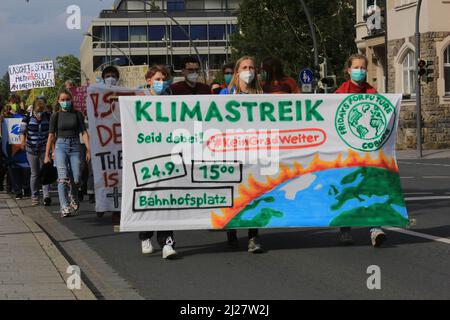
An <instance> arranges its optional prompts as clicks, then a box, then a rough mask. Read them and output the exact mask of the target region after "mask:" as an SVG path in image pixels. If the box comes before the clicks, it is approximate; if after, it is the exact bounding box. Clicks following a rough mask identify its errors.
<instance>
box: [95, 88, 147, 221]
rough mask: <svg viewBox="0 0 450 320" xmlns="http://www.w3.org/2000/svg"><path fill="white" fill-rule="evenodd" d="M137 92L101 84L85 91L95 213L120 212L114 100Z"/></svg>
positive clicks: (118, 130) (118, 137)
mask: <svg viewBox="0 0 450 320" xmlns="http://www.w3.org/2000/svg"><path fill="white" fill-rule="evenodd" d="M139 93H141V91H139V90H132V89H126V88H122V87H112V86H106V85H103V84H96V85H91V86H89V87H88V88H87V113H88V123H89V136H90V145H91V155H92V160H91V161H92V170H93V173H94V188H95V210H96V211H97V212H106V211H120V203H121V193H122V136H121V125H120V113H119V102H118V96H120V95H135V94H139Z"/></svg>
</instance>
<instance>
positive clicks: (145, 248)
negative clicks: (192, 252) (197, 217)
mask: <svg viewBox="0 0 450 320" xmlns="http://www.w3.org/2000/svg"><path fill="white" fill-rule="evenodd" d="M169 78H170V72H169V70H167V69H166V68H165V67H164V66H162V65H155V66H153V67H151V68H150V69H149V70H148V71H147V73H146V74H145V80H146V82H147V87H148V88H149V94H150V95H152V96H161V95H170V91H169V90H168V89H169V85H168V83H167V79H169ZM153 233H154V232H153V231H145V232H140V233H139V239H140V240H141V248H142V254H145V255H147V254H151V253H153V251H154V249H153V246H152V237H153ZM156 238H157V242H158V244H159V246H160V247H161V248H162V257H163V259H174V258H175V257H176V256H177V252H176V251H175V250H174V246H175V241H174V236H173V231H158V232H157V233H156Z"/></svg>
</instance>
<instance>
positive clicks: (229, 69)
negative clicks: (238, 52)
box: [221, 63, 234, 89]
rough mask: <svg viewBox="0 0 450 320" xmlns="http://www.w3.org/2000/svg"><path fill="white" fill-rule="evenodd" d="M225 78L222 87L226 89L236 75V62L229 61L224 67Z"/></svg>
mask: <svg viewBox="0 0 450 320" xmlns="http://www.w3.org/2000/svg"><path fill="white" fill-rule="evenodd" d="M222 73H223V79H224V80H225V83H223V84H222V86H221V87H222V89H225V88H226V87H228V86H229V85H230V82H231V80H232V79H233V75H234V63H227V64H225V65H224V66H223V67H222Z"/></svg>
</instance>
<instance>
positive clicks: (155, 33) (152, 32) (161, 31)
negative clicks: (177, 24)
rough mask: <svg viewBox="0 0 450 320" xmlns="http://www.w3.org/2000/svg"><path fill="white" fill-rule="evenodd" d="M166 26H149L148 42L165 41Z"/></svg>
mask: <svg viewBox="0 0 450 320" xmlns="http://www.w3.org/2000/svg"><path fill="white" fill-rule="evenodd" d="M165 39H166V26H149V27H148V40H149V41H165Z"/></svg>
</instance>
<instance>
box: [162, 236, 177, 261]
mask: <svg viewBox="0 0 450 320" xmlns="http://www.w3.org/2000/svg"><path fill="white" fill-rule="evenodd" d="M173 245H174V242H173V239H172V237H168V238H167V240H166V245H165V246H164V247H163V249H162V257H163V259H169V260H170V259H173V258H175V257H176V255H177V252H176V251H175V250H174V249H173Z"/></svg>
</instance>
